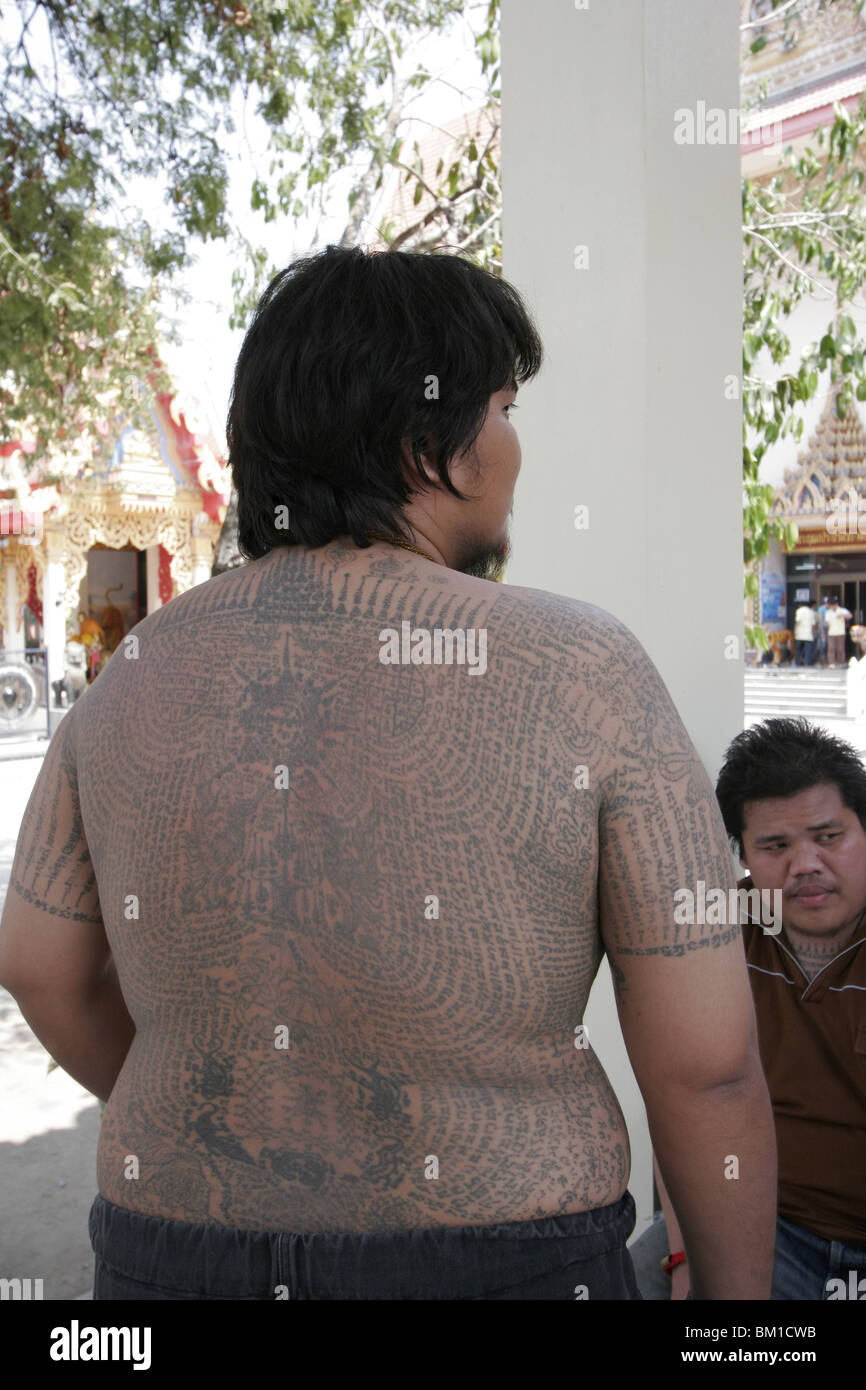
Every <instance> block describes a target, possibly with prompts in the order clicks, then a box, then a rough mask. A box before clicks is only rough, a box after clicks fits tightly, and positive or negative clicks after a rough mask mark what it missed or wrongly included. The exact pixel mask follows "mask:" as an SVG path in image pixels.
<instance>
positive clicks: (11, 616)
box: [3, 552, 24, 653]
mask: <svg viewBox="0 0 866 1390" xmlns="http://www.w3.org/2000/svg"><path fill="white" fill-rule="evenodd" d="M3 561H4V565H5V568H6V615H5V627H6V646H7V648H8V649H9V650H11V651H15V652H19V653H20V650H21V648H22V647H23V646H24V623H23V621H21V622H19V620H18V602H19V594H18V571H17V570H16V568H15V563H14V561H13V559H12V557H11V555H9V554H8V552H7V553H6V554H5V555H4V557H3Z"/></svg>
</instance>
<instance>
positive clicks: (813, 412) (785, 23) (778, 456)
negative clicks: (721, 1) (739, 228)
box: [740, 0, 866, 632]
mask: <svg viewBox="0 0 866 1390" xmlns="http://www.w3.org/2000/svg"><path fill="white" fill-rule="evenodd" d="M786 10H787V7H785V6H782V7H779V10H778V14H777V15H776V16H775V17H773V11H772V6H771V4H770V3H769V0H741V4H740V24H741V35H742V80H741V93H742V99H743V102H744V104H747V105H748V106H749V107H750V108H751V109H750V112H749V114H748V115H747V116H746V118H745V119H744V120H743V123H742V142H741V143H742V167H743V174H744V176H745V177H747V178H750V179H752V180H754V181H755V182H757V183H766V182H767V181H768V180H769V179H770V178H772V177H773V176H774V175H776V174H777V173H778V172H779V171H780V169H781V168H782V161H781V156H782V152H783V150H784V149H786V148H787V147H788V146H793V147H794V149H795V150H796V151H798V152H799V151H802V150H803V149H804V148H805V147H807V146H808V147H809V148H811V149H813V150H814V151H816V152H818V151H819V149H820V147H819V146H818V144H817V142H816V140H815V131H816V130H817V129H818V128H819V127H823V128H825V129H826V128H828V127H829V126H830V125H832V123H833V121H834V119H835V114H836V109H837V107H839V106H841V107H843V108H846V109H847V110H848V111H849V112H852V113H853V112H855V111H856V110H857V108H858V106H859V103H860V101H861V98H862V96H863V93H864V91H866V12H863V13H859V14H858V13H857V10H856V7H855V5H854V3H853V0H836V3H834V4H832V5H827V4H825V3H824V0H800V3H799V4H798V6H797V7H796V10H795V11H794V10H791V11H788V12H787V17H786V14H785V13H784V12H785V11H786ZM768 19H769V20H770V22H769V23H762V22H761V21H766V20H768ZM745 26H749V27H745ZM759 35H760V36H761V37H763V39H764V40H765V43H764V46H763V47H761V48H760V49H759V51H758V52H756V53H751V52H749V46H750V44H751V43H752V42H754V40H755V39H756V37H757V36H759ZM864 155H866V152H864V150H863V149H862V148H861V149H860V150H859V151H858V165H859V167H860V168H861V169H864V170H866V157H864ZM783 188H784V191H785V192H786V193H787V194H788V195H789V199H790V206H791V207H792V209H793V208H794V207H795V206H796V204H797V201H798V189H797V184H796V179H795V177H794V176H793V175H792V174H791V173H790V172H788V171H786V172H785V174H784V184H783ZM769 234H770V235H772V233H771V231H770V232H769ZM809 275H810V278H811V279H812V281H813V284H812V286H811V288H810V292H809V293H808V294H807V295H806V296H805V297H804V298H803V299H802V300H801V302H800V304H799V305H798V306H797V308H796V309H795V311H794V313H793V314H792V315H791V316H790V317H789V318H787V319H785V320H784V321H782V323H781V327H782V328H783V330H784V332H785V333H786V335H787V336H788V338H789V339H790V342H791V353H790V357H789V359H788V361H787V362H785V363H781V364H775V363H771V362H770V361H769V360H768V359H765V360H764V363H763V366H762V369H761V375H763V376H764V377H766V378H770V379H773V378H775V377H777V376H778V375H780V374H781V373H783V372H784V371H785V370H788V369H791V368H793V369H794V370H796V368H797V366H798V365H799V361H800V355H801V352H802V350H803V348H804V347H805V345H806V344H807V343H808V342H811V341H818V340H819V339H820V338H821V337H822V336H823V334H824V333H825V332H827V331H828V328H829V329H830V331H833V327H834V321H835V320H836V318H837V314H838V309H837V305H836V303H835V299H834V295H833V293H831V292H830V290H829V289H828V288H826V286H825V284H824V283H823V282H822V281H821V277H820V274H819V273H818V272H816V270H815V268H814V266H812V267H810V270H809ZM863 309H864V304H863V300H862V297H860V298H858V299H857V300H855V301H854V304H853V306H852V307H846V309H845V310H844V312H846V313H850V314H852V315H853V317H854V319H855V322H857V323H858V325H859V324H862V322H863V321H864V314H863ZM858 331H859V332H860V334H861V336H862V329H858ZM801 413H802V417H803V420H804V424H805V426H806V429H805V434H804V437H805V438H807V439H808V441H809V442H808V445H807V446H806V447H805V448H804V447H803V445H802V443H799V442H798V441H796V440H795V439H794V438H793V436H787V437H785V438H781V439H779V440H778V441H777V442H776V443H775V444H774V445H773V446H772V448H771V449H769V450H768V451H767V453H766V454H765V456H764V458H763V460H762V462H761V480H762V481H763V482H766V483H769V484H770V485H771V486H772V487H773V488H774V489H775V494H776V497H775V502H774V503H773V505H772V506H771V508H770V513H771V515H773V516H777V517H780V518H782V519H783V520H785V521H793V522H796V524H797V526H798V528H799V532H800V537H799V540H798V541H797V542H796V544H795V545H794V548H793V550H791V551H790V552H788V551H787V549H786V547H784V546H782V545H780V544H779V543H778V542H776V541H775V540H774V541H772V542H771V546H770V553H769V555H768V556H767V557H766V558H765V559H764V560H763V561H762V563H761V568H760V592H759V595H758V596H757V597H755V599H754V600H750V601H748V602H747V604H746V622H747V623H754V624H761V625H762V626H763V627H764V628H765V630H766V631H768V632H772V631H774V630H775V631H778V630H780V629H788V630H789V631H790V630H793V626H794V611H795V609H796V608H797V607H799V605H800V604H801V603H804V602H805V603H808V602H809V600H810V599H815V601H816V602H818V603H820V602H821V600H822V599H823V598H825V597H827V596H828V595H831V594H836V595H837V597H838V598H839V600H840V602H841V603H842V604H843V605H844V606H845V607H846V608H848V609H850V611H851V613H852V614H853V621H854V622H855V623H862V621H863V618H864V615H866V516H864V519H863V524H862V526H860V525H859V511H858V503H857V495H859V496H861V497H863V498H864V505H866V433H864V429H863V425H862V420H861V416H860V413H859V405H858V403H857V402H856V401H855V402H853V403H851V404H850V405H849V407H848V411H847V415H846V418H845V419H844V420H840V419H839V418H838V416H837V413H836V387H835V386H834V385H833V383H831V381H830V378H829V373H827V374H825V375H824V376H823V378H822V379H821V381H820V383H819V386H818V393H817V397H816V398H814V399H813V400H811V401H810V402H808V403H807V405H806V406H805V407H804V408H803V409H802V412H801ZM852 508H853V510H852ZM852 523H853V524H852Z"/></svg>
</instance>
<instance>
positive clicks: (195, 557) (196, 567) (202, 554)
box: [191, 535, 213, 584]
mask: <svg viewBox="0 0 866 1390" xmlns="http://www.w3.org/2000/svg"><path fill="white" fill-rule="evenodd" d="M191 546H192V582H193V584H204V583H205V581H206V580H208V579H210V577H211V576H210V572H211V566H212V565H213V546H212V545H211V544H210V542H209V541H208V540H207V538H206V537H205V536H196V535H193V537H192V541H191Z"/></svg>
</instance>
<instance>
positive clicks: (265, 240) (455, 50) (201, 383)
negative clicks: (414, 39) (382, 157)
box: [140, 4, 486, 447]
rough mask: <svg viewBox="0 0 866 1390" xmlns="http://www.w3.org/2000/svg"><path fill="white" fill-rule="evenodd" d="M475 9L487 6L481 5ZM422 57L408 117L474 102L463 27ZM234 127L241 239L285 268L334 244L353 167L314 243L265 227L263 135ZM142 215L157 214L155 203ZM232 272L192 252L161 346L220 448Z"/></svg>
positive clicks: (310, 229)
mask: <svg viewBox="0 0 866 1390" xmlns="http://www.w3.org/2000/svg"><path fill="white" fill-rule="evenodd" d="M481 8H482V9H486V4H485V5H483V6H482V7H481ZM411 57H412V55H410V58H411ZM423 60H424V62H425V64H426V65H427V68H428V70H429V71H430V72H433V73H435V74H436V76H437V78H438V79H439V80H437V82H436V83H432V84H430V86H429V88H428V89H427V90H426V91H424V92H422V93H421V94H420V95H419V97H418V98H417V99H416V100H415V101H414V102H413V103H412V106H411V108H410V110H409V112H408V114H410V115H412V116H413V117H415V118H417V119H421V120H429V121H430V122H431V123H434V124H435V123H439V122H442V121H446V120H449V119H451V118H452V117H454V116H456V115H458V114H460V112H462V111H466V110H471V109H473V108H474V107H477V106H478V105H479V104H480V102H481V100H482V88H481V86H480V84H479V67H478V63H477V59H476V57H475V53H474V49H473V45H472V35H471V32H470V29H469V25H468V23H467V22H465V21H464V22H461V23H458V24H457V25H456V26H455V27H454V29H453V31H452V34H451V36H450V37H448V38H446V39H441V40H438V41H437V42H436V44H435V45H433V44H427V45H425V47H424V50H423ZM412 66H413V67H414V66H415V61H414V60H413V61H412ZM236 126H237V130H238V134H237V136H236V137H235V138H234V140H233V142H232V143H233V145H234V149H233V150H232V151H231V152H230V155H229V157H230V168H231V172H232V182H231V200H232V209H233V215H234V217H235V218H236V219H237V221H238V222H239V223H240V225H241V229H242V231H243V233H244V235H245V236H246V237H247V238H248V239H249V240H250V241H251V242H253V243H254V244H259V245H263V246H266V247H267V249H268V252H269V254H270V255H271V257H272V259H273V262H274V263H275V264H276V265H286V264H288V263H289V261H291V260H292V259H294V258H295V256H298V255H301V254H303V253H305V252H307V251H308V250H310V249H316V248H318V247H323V246H325V245H327V244H328V242H329V241H330V240H334V241H336V240H338V239H339V238H340V236H341V235H342V233H343V228H344V227H345V225H346V222H347V221H348V197H347V194H348V190H349V188H350V187H351V184H352V182H353V180H354V179H355V178H357V174H358V170H350V171H348V173H347V174H346V175H344V176H343V177H341V178H338V179H336V180H335V190H334V196H333V197H332V198H331V201H330V203H329V215H328V216H327V217H326V218H325V219H324V220H323V221H322V222H321V223H320V224H319V225H318V239H317V240H315V241H314V238H315V237H316V232H317V227H316V224H315V223H314V222H312V221H306V222H293V221H291V220H289V219H287V220H286V221H283V222H282V223H280V222H275V223H271V224H266V223H265V221H264V218H263V217H262V215H261V214H259V213H253V212H252V211H251V210H250V208H249V190H250V185H251V183H252V178H253V172H252V171H253V167H254V166H257V167H259V168H260V169H262V171H263V172H264V173H266V172H267V168H268V160H269V156H268V155H267V153H266V142H267V131H266V128H265V126H264V123H263V122H262V121H260V120H257V119H256V118H255V116H253V115H252V114H251V113H249V112H248V113H247V114H246V116H244V113H243V112H242V111H241V110H240V109H239V110H238V112H237V120H236ZM140 196H141V197H142V199H144V198H145V197H146V196H147V192H146V190H141V194H140ZM148 211H149V212H150V211H152V212H153V215H154V216H158V215H159V207H158V205H157V206H154V207H152V208H148ZM233 269H234V263H233V258H232V252H231V250H230V248H229V247H228V246H227V245H226V244H224V243H209V244H208V245H205V246H201V247H200V248H199V251H198V255H197V261H196V265H195V266H194V267H193V269H192V270H191V271H190V272H188V273H187V275H186V277H185V278H184V281H183V285H184V288H185V289H186V290H187V291H188V292H189V293H190V294H191V295H192V296H193V301H194V302H193V303H191V304H190V305H189V306H188V307H187V308H185V309H183V310H182V311H181V312H182V321H181V324H180V327H181V331H182V334H183V344H182V346H180V347H174V346H172V345H170V344H166V345H165V349H164V357H165V361H166V363H167V364H168V365H169V366H170V367H171V368H172V370H173V372H174V373H175V374H176V378H177V382H178V386H179V388H181V389H182V390H184V391H185V392H189V393H191V394H192V395H194V396H196V397H197V398H198V399H199V400H200V401H201V403H202V405H203V406H204V408H205V412H206V414H207V416H208V417H209V419H210V422H211V425H212V427H213V430H214V433H215V435H216V438H217V440H218V441H219V444H220V447H222V446H223V443H224V438H225V435H224V427H225V417H226V412H227V409H228V401H229V394H230V391H231V382H232V374H233V371H234V364H235V360H236V358H237V355H238V352H239V350H240V346H241V342H242V340H243V333H242V332H240V331H233V330H232V329H230V328H229V326H228V319H229V313H230V310H231V301H232V283H231V280H232V271H233ZM261 288H262V289H264V284H263V285H262V286H261Z"/></svg>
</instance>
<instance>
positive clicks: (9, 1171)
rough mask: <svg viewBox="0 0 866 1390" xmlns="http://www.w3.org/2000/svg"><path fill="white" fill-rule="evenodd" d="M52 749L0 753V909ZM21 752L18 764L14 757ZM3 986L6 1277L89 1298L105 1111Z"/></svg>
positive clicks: (0, 1269)
mask: <svg viewBox="0 0 866 1390" xmlns="http://www.w3.org/2000/svg"><path fill="white" fill-rule="evenodd" d="M46 747H47V743H46V741H45V740H44V739H42V740H41V741H40V742H31V743H29V744H24V745H17V744H16V745H15V746H14V747H13V746H11V745H9V744H8V743H5V744H4V745H3V746H2V748H0V758H2V761H0V904H2V901H3V900H4V899H5V896H6V884H7V883H8V881H9V870H10V868H11V866H12V856H13V854H14V852H15V841H16V839H17V837H18V829H19V826H20V824H21V818H22V816H23V814H24V808H25V806H26V805H27V798H28V797H29V795H30V792H31V790H32V788H33V783H34V782H35V781H36V777H37V775H38V773H39V769H40V768H41V766H42V758H43V757H44V754H45V749H46ZM11 754H15V755H17V756H15V757H14V758H10V755H11ZM47 1068H48V1054H47V1053H46V1051H45V1049H44V1048H43V1047H42V1046H41V1044H40V1043H38V1042H37V1041H36V1038H35V1037H34V1036H33V1034H32V1032H31V1031H30V1029H29V1027H28V1026H27V1023H26V1022H25V1020H24V1019H23V1018H22V1016H21V1013H20V1011H19V1009H18V1006H17V1005H16V1003H15V1001H14V999H13V998H12V996H11V995H10V994H8V993H7V992H6V990H5V989H2V988H0V1278H6V1279H15V1278H19V1279H28V1278H29V1279H42V1280H43V1295H44V1297H45V1298H46V1299H66V1298H78V1297H80V1296H81V1295H83V1294H87V1293H88V1292H89V1289H90V1286H91V1283H92V1278H93V1255H92V1253H91V1249H90V1241H89V1239H88V1235H87V1214H88V1211H89V1210H90V1204H91V1202H92V1201H93V1198H94V1195H95V1193H96V1142H97V1137H98V1134H99V1104H98V1102H97V1101H96V1100H95V1099H94V1097H93V1096H91V1095H90V1094H89V1093H88V1092H87V1091H85V1090H84V1088H83V1087H82V1086H79V1085H78V1083H77V1082H76V1081H73V1080H72V1078H71V1077H70V1076H67V1075H66V1073H65V1072H63V1071H61V1070H60V1069H59V1068H57V1069H55V1070H54V1071H52V1072H51V1074H50V1075H49V1074H48V1070H47Z"/></svg>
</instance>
